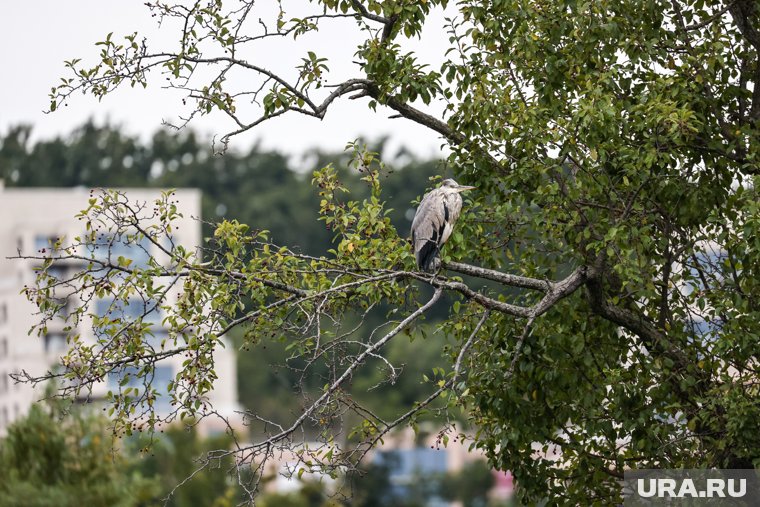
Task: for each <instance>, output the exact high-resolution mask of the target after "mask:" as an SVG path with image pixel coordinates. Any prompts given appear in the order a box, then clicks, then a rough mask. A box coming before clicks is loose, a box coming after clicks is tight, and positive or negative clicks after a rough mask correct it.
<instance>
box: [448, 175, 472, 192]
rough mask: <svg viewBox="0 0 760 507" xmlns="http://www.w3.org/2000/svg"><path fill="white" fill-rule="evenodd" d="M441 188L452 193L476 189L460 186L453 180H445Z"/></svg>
mask: <svg viewBox="0 0 760 507" xmlns="http://www.w3.org/2000/svg"><path fill="white" fill-rule="evenodd" d="M441 188H443V189H446V190H449V191H451V192H457V193H459V192H464V191H465V190H472V189H473V188H476V187H468V186H467V185H460V184H459V183H457V182H456V181H454V180H452V179H451V178H448V179H445V180H443V182H441Z"/></svg>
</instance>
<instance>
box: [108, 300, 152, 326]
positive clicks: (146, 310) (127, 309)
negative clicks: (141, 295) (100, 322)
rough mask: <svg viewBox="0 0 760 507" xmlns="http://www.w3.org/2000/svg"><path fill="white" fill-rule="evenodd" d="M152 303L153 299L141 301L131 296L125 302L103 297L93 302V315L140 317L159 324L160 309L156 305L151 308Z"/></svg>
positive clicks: (132, 319)
mask: <svg viewBox="0 0 760 507" xmlns="http://www.w3.org/2000/svg"><path fill="white" fill-rule="evenodd" d="M154 305H155V302H154V301H143V300H142V299H138V298H132V299H130V300H129V301H127V303H126V304H125V303H124V301H121V300H119V301H116V300H114V299H113V298H103V299H98V300H97V301H96V302H95V315H97V316H98V317H106V316H108V317H109V318H111V319H123V320H128V321H134V320H136V319H138V318H140V317H142V318H143V321H144V322H150V323H152V324H159V323H160V322H161V310H160V309H159V308H158V307H156V308H153V307H154Z"/></svg>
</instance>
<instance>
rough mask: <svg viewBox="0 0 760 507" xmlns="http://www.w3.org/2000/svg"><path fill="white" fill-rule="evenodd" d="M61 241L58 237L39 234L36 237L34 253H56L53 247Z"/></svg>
mask: <svg viewBox="0 0 760 507" xmlns="http://www.w3.org/2000/svg"><path fill="white" fill-rule="evenodd" d="M59 239H60V238H59V237H58V236H50V235H45V234H38V235H37V236H35V237H34V251H35V252H36V253H51V252H55V249H54V248H53V245H55V244H56V243H57V242H58V240H59Z"/></svg>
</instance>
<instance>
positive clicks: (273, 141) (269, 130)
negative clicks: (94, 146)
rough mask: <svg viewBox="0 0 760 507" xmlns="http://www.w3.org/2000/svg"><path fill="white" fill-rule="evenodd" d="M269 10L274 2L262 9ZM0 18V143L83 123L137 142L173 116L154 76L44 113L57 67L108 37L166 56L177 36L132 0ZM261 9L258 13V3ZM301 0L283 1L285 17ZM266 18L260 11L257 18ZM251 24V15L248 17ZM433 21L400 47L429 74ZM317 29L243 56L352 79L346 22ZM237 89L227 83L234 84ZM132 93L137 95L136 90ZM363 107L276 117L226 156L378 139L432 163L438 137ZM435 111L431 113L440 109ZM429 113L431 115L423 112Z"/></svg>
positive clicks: (220, 123) (56, 0)
mask: <svg viewBox="0 0 760 507" xmlns="http://www.w3.org/2000/svg"><path fill="white" fill-rule="evenodd" d="M267 1H268V3H269V4H270V5H271V4H274V3H275V1H274V0H267ZM2 3H3V6H2V15H1V16H0V69H3V71H2V78H0V92H1V93H0V134H4V133H5V132H7V130H8V129H9V127H11V126H13V125H17V124H19V123H27V124H31V125H33V133H32V137H33V140H36V139H45V138H51V137H55V136H64V137H65V136H66V135H67V134H68V133H70V132H71V131H72V130H73V129H74V128H76V127H77V126H79V125H81V124H82V123H84V122H85V121H86V120H87V119H89V118H94V119H95V120H96V121H97V122H100V123H102V122H105V121H110V122H111V123H113V124H117V125H121V126H122V127H123V128H124V129H125V131H126V132H127V133H129V134H131V135H137V136H140V137H142V138H143V139H147V138H149V137H150V135H151V134H152V133H153V132H154V131H155V130H156V129H158V128H160V126H161V124H162V121H176V120H177V119H178V117H179V116H180V115H181V114H182V112H183V110H184V109H183V106H182V104H181V98H182V96H181V95H179V94H178V93H177V92H176V91H172V90H167V89H163V88H161V85H160V83H161V78H160V76H159V75H158V74H155V75H154V76H153V77H152V81H150V85H149V86H148V88H147V89H145V90H143V89H129V88H125V89H123V90H119V91H117V92H116V93H114V94H113V95H111V96H107V97H105V98H104V99H103V100H102V101H101V102H98V100H97V99H96V98H94V97H92V96H83V95H79V94H78V95H76V96H74V97H73V98H72V100H71V101H70V102H69V105H68V107H63V108H60V109H59V110H58V111H56V112H55V113H51V114H45V113H44V112H43V111H44V110H45V109H46V108H47V107H48V105H49V102H50V101H49V98H48V93H49V92H50V88H51V87H52V86H54V85H55V84H56V83H57V82H59V80H60V78H61V77H63V76H66V75H67V74H66V69H65V68H64V65H63V62H64V60H69V59H73V58H82V59H83V61H85V62H88V61H89V62H94V61H95V59H96V57H97V54H98V48H96V46H95V45H94V44H95V42H97V41H99V40H103V39H104V37H105V35H106V34H107V33H109V32H113V33H114V38H120V37H121V36H123V35H127V34H131V33H132V32H134V31H138V32H139V33H140V34H141V35H143V36H145V37H147V39H148V43H149V45H151V46H153V47H154V48H155V49H166V48H174V47H176V45H177V43H176V40H177V39H178V34H177V32H176V30H175V29H173V28H174V27H172V26H169V25H164V26H162V27H161V28H159V27H157V23H156V20H155V19H154V18H152V17H151V15H150V12H149V10H148V9H147V8H146V7H145V6H144V5H143V2H142V1H139V0H121V1H118V2H117V1H103V0H66V1H65V2H63V1H60V0H27V1H23V2H12V1H9V0H4V1H3V2H2ZM266 3H267V2H264V1H261V2H259V3H258V4H257V5H259V4H262V5H264V4H266ZM304 3H305V2H304V0H283V6H284V8H285V9H286V11H290V12H288V13H289V14H291V13H292V12H295V10H296V9H297V8H298V4H304ZM267 14H268V13H267V12H266V11H262V13H261V15H262V16H266V15H267ZM257 15H258V13H257ZM442 18H443V14H439V15H437V16H435V17H434V18H433V20H432V22H431V23H430V26H426V28H425V31H424V32H423V37H422V38H421V39H420V40H412V41H409V44H410V48H411V49H414V50H416V51H419V53H420V55H421V57H422V58H423V59H424V61H430V62H431V64H432V65H431V66H432V68H434V69H435V68H438V67H439V66H440V62H441V61H442V59H443V56H442V55H443V51H444V49H445V45H446V44H445V42H446V34H445V32H444V30H443V29H442V28H441V26H442ZM340 23H341V24H340V25H338V24H336V25H334V26H330V27H326V28H327V29H323V30H321V31H320V33H319V34H318V37H315V38H312V39H309V40H304V41H303V42H302V43H300V45H298V44H296V45H291V46H282V47H271V48H262V49H261V50H260V53H257V54H255V55H252V61H253V60H255V61H256V62H263V63H265V64H267V65H268V66H271V67H273V68H280V69H287V68H292V66H293V65H292V64H293V62H298V61H300V58H301V57H302V56H304V54H305V52H306V50H307V49H313V50H315V51H316V52H318V53H319V54H320V55H322V54H324V55H325V56H327V57H328V58H329V62H328V64H329V65H330V68H331V71H334V72H335V74H336V76H337V77H361V75H360V74H359V72H358V68H357V67H356V66H355V65H354V64H352V63H351V60H352V54H353V51H355V47H356V46H355V42H357V41H358V40H359V39H358V37H357V35H356V34H357V33H358V32H357V31H356V29H355V24H354V23H353V21H351V20H340ZM248 79H249V77H247V76H234V77H232V78H231V79H230V81H231V83H230V84H232V85H235V86H237V87H238V88H239V89H242V87H245V86H246V84H247V82H248V81H247V80H248ZM234 80H237V81H234ZM138 88H139V87H138ZM366 102H367V99H360V100H356V101H349V100H343V101H341V102H338V103H335V104H334V106H335V107H332V108H331V109H330V110H329V111H328V113H327V115H326V118H325V119H324V120H323V121H319V120H316V119H313V118H309V117H304V116H300V115H285V117H283V118H281V119H276V120H274V121H269V122H266V123H264V124H262V125H261V126H259V127H257V128H256V129H255V130H254V131H253V132H250V133H246V134H244V135H242V136H239V137H237V138H235V139H234V140H233V141H232V143H231V147H232V148H233V149H236V148H237V149H242V150H245V149H247V148H248V147H249V146H250V145H251V144H252V143H254V142H260V144H261V146H262V147H263V148H265V149H276V150H278V151H281V152H283V153H286V154H288V155H291V156H298V155H300V154H303V153H304V152H306V151H308V150H309V149H311V148H314V147H320V148H322V149H325V150H340V149H343V148H344V146H345V145H346V143H347V142H349V141H352V140H353V139H356V138H357V137H363V138H365V139H370V140H373V139H378V138H380V137H382V136H389V146H390V151H391V152H392V151H395V150H396V149H398V148H399V147H401V146H404V147H406V148H407V149H409V150H410V151H411V152H413V153H415V154H416V155H418V156H421V157H438V156H440V154H441V149H440V147H441V144H442V141H441V139H440V137H439V136H438V135H437V134H435V133H433V132H431V131H429V130H428V129H426V128H424V127H421V126H419V125H415V124H414V123H412V122H409V121H408V120H404V119H390V118H388V116H390V115H391V114H392V111H390V110H387V109H386V110H382V108H379V109H378V112H377V113H373V112H372V111H371V110H369V108H368V107H367V106H366ZM440 107H441V106H437V108H438V110H440ZM427 110H428V111H430V112H433V113H435V112H436V106H432V107H431V108H427ZM191 126H192V127H193V128H194V129H195V130H197V131H198V132H200V133H202V134H204V135H206V136H208V138H209V139H210V138H211V137H212V136H214V135H216V136H221V135H223V134H224V133H226V132H227V131H228V128H229V127H230V124H229V123H228V121H227V119H226V117H223V116H222V115H220V114H219V115H215V116H214V115H211V116H205V117H202V118H200V119H198V120H194V122H193V123H192V124H191Z"/></svg>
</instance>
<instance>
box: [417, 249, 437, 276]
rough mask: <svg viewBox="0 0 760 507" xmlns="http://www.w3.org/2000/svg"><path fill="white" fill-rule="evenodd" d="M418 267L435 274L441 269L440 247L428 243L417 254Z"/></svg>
mask: <svg viewBox="0 0 760 507" xmlns="http://www.w3.org/2000/svg"><path fill="white" fill-rule="evenodd" d="M417 267H418V268H420V269H421V270H423V271H426V272H428V273H435V272H436V271H438V270H439V269H440V268H441V257H440V252H439V251H438V245H436V244H435V242H433V241H426V242H425V244H424V245H422V248H420V250H419V251H418V252H417Z"/></svg>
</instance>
